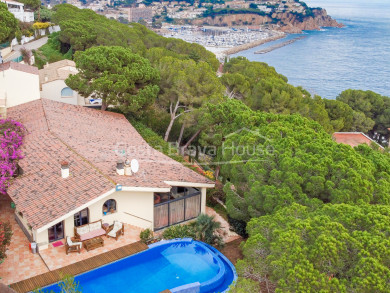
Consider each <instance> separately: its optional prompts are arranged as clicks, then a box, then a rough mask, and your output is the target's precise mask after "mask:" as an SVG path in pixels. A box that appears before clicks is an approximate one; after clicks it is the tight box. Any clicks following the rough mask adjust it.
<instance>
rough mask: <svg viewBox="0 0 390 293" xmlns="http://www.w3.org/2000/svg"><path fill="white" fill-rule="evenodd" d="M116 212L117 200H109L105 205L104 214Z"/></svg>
mask: <svg viewBox="0 0 390 293" xmlns="http://www.w3.org/2000/svg"><path fill="white" fill-rule="evenodd" d="M113 213H116V201H115V200H114V199H109V200H107V201H106V202H105V203H104V205H103V215H110V214H113Z"/></svg>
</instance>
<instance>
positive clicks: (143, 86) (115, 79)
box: [65, 46, 159, 115]
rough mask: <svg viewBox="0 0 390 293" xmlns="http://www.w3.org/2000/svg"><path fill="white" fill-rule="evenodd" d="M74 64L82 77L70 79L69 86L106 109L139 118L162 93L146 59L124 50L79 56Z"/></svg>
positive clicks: (94, 51)
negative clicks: (97, 99) (96, 99)
mask: <svg viewBox="0 0 390 293" xmlns="http://www.w3.org/2000/svg"><path fill="white" fill-rule="evenodd" d="M75 62H76V66H77V68H78V70H79V73H78V74H75V75H70V76H69V77H68V79H67V80H66V81H65V82H66V84H67V85H68V86H69V87H70V88H72V89H74V90H76V91H78V92H79V93H80V94H81V95H83V96H84V97H88V96H90V95H92V94H94V95H96V97H98V98H101V99H102V100H103V104H104V105H105V106H107V105H114V106H117V107H118V108H119V109H120V110H121V111H122V112H124V113H133V114H135V115H137V114H139V112H140V111H141V110H144V109H145V108H146V107H148V106H150V105H151V104H153V102H154V100H155V98H156V96H157V93H158V91H159V88H158V86H157V83H158V80H159V74H158V71H157V70H156V69H154V68H153V67H152V66H151V65H150V62H149V61H148V60H147V59H145V58H142V57H141V56H139V55H137V54H134V53H132V52H131V51H130V50H128V49H125V48H123V47H115V46H114V47H93V48H90V49H88V50H86V51H85V52H76V54H75ZM104 108H105V107H102V110H104Z"/></svg>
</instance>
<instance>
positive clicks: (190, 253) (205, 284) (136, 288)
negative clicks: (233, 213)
mask: <svg viewBox="0 0 390 293" xmlns="http://www.w3.org/2000/svg"><path fill="white" fill-rule="evenodd" d="M149 247H150V248H149V249H148V250H146V251H144V252H141V253H139V254H136V255H133V256H130V257H127V258H125V259H122V260H119V261H117V262H114V263H112V264H109V265H106V266H103V267H100V268H97V269H95V270H93V271H90V272H87V273H84V274H81V275H79V276H76V278H75V279H76V281H78V282H80V287H81V288H80V289H81V290H82V292H83V293H103V292H104V293H106V292H112V293H114V292H121V293H133V292H134V293H135V292H137V293H140V292H143V293H159V292H161V291H163V290H165V289H171V290H172V292H180V288H177V287H180V286H185V285H188V284H192V286H194V287H195V288H196V287H198V288H199V292H201V293H203V292H204V293H206V292H224V291H225V290H226V289H227V288H228V287H229V285H230V284H231V283H232V282H233V280H235V279H236V278H237V276H236V273H235V269H234V266H233V265H232V264H231V263H230V261H229V260H228V259H227V258H226V257H225V256H223V255H222V254H221V253H220V252H219V251H218V250H216V249H214V248H213V247H211V246H209V245H207V244H205V243H202V242H198V241H193V240H192V239H180V240H170V241H161V242H158V243H156V244H153V245H150V246H149ZM175 288H177V289H175ZM44 290H45V292H50V290H53V291H54V292H60V290H59V288H58V286H57V285H56V284H55V285H52V286H49V287H46V288H45V289H44ZM194 292H195V291H194Z"/></svg>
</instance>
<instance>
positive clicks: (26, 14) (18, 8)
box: [0, 0, 34, 22]
mask: <svg viewBox="0 0 390 293" xmlns="http://www.w3.org/2000/svg"><path fill="white" fill-rule="evenodd" d="M0 1H1V2H4V3H5V4H7V7H8V11H9V12H11V13H12V14H13V15H14V16H15V18H17V19H18V20H19V21H23V22H33V21H34V12H32V11H25V10H24V3H20V2H17V1H8V0H0Z"/></svg>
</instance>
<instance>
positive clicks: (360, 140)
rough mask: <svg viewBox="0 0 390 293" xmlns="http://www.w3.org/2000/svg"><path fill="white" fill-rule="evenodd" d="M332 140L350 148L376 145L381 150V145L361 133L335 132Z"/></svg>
mask: <svg viewBox="0 0 390 293" xmlns="http://www.w3.org/2000/svg"><path fill="white" fill-rule="evenodd" d="M333 139H334V140H335V141H336V142H337V143H342V144H347V145H350V146H351V147H356V146H358V145H361V144H368V145H371V144H376V145H377V146H379V148H381V149H383V147H382V146H381V145H379V144H378V143H377V142H376V141H375V140H373V139H371V138H369V137H368V136H367V135H365V134H364V133H363V132H335V133H333Z"/></svg>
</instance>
